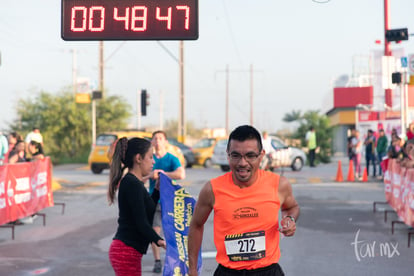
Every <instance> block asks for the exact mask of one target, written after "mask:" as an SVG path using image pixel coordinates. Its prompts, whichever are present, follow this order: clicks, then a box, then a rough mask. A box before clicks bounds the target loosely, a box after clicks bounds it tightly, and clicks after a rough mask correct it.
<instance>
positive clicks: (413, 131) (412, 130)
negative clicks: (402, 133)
mask: <svg viewBox="0 0 414 276" xmlns="http://www.w3.org/2000/svg"><path fill="white" fill-rule="evenodd" d="M406 136H407V141H408V140H411V139H413V138H414V123H411V124H410V125H409V126H408V128H407V132H406Z"/></svg>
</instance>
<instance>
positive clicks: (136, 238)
mask: <svg viewBox="0 0 414 276" xmlns="http://www.w3.org/2000/svg"><path fill="white" fill-rule="evenodd" d="M153 164H154V160H153V154H152V147H151V143H150V142H149V141H147V140H145V139H142V138H132V139H130V140H128V139H127V138H125V137H123V138H121V139H119V140H118V141H117V143H116V146H115V151H114V155H113V158H112V163H111V168H110V182H109V189H108V199H109V203H110V204H112V203H114V201H115V194H116V191H117V190H119V191H118V207H119V218H118V230H117V232H116V234H115V237H114V239H113V241H112V243H111V247H110V249H109V260H110V261H111V265H112V267H113V269H114V271H115V274H116V275H118V276H119V275H141V274H142V273H141V261H142V255H143V254H145V253H146V252H147V249H148V245H149V244H150V243H155V244H156V245H158V246H161V247H163V248H166V243H165V241H164V240H163V239H162V238H161V237H160V236H159V235H158V234H157V233H156V232H155V231H154V230H153V228H152V221H153V218H154V212H155V207H156V203H157V202H158V200H159V197H160V193H159V190H158V187H156V190H154V193H153V194H152V195H151V196H150V195H149V193H148V191H147V189H146V188H145V187H144V179H147V178H148V175H149V174H150V173H151V171H152V167H153ZM125 169H128V173H127V174H125V176H123V172H124V170H125ZM121 178H122V180H121Z"/></svg>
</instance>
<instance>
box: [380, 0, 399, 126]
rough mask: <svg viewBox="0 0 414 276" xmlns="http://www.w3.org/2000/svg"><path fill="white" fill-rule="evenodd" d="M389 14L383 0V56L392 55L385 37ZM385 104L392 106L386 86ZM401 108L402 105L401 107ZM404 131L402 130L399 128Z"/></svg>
mask: <svg viewBox="0 0 414 276" xmlns="http://www.w3.org/2000/svg"><path fill="white" fill-rule="evenodd" d="M388 16H389V1H388V0H384V56H389V57H390V56H392V52H391V44H390V42H389V41H388V40H387V38H386V37H385V34H386V33H387V30H389V29H390V24H389V21H388ZM385 104H386V105H387V106H389V107H390V108H392V89H390V88H386V89H385ZM401 109H402V107H401ZM401 131H404V130H401Z"/></svg>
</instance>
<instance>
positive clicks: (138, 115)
mask: <svg viewBox="0 0 414 276" xmlns="http://www.w3.org/2000/svg"><path fill="white" fill-rule="evenodd" d="M141 93H142V90H141V89H138V91H137V130H140V129H141Z"/></svg>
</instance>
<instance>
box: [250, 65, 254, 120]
mask: <svg viewBox="0 0 414 276" xmlns="http://www.w3.org/2000/svg"><path fill="white" fill-rule="evenodd" d="M250 125H251V126H252V125H253V64H250Z"/></svg>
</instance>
